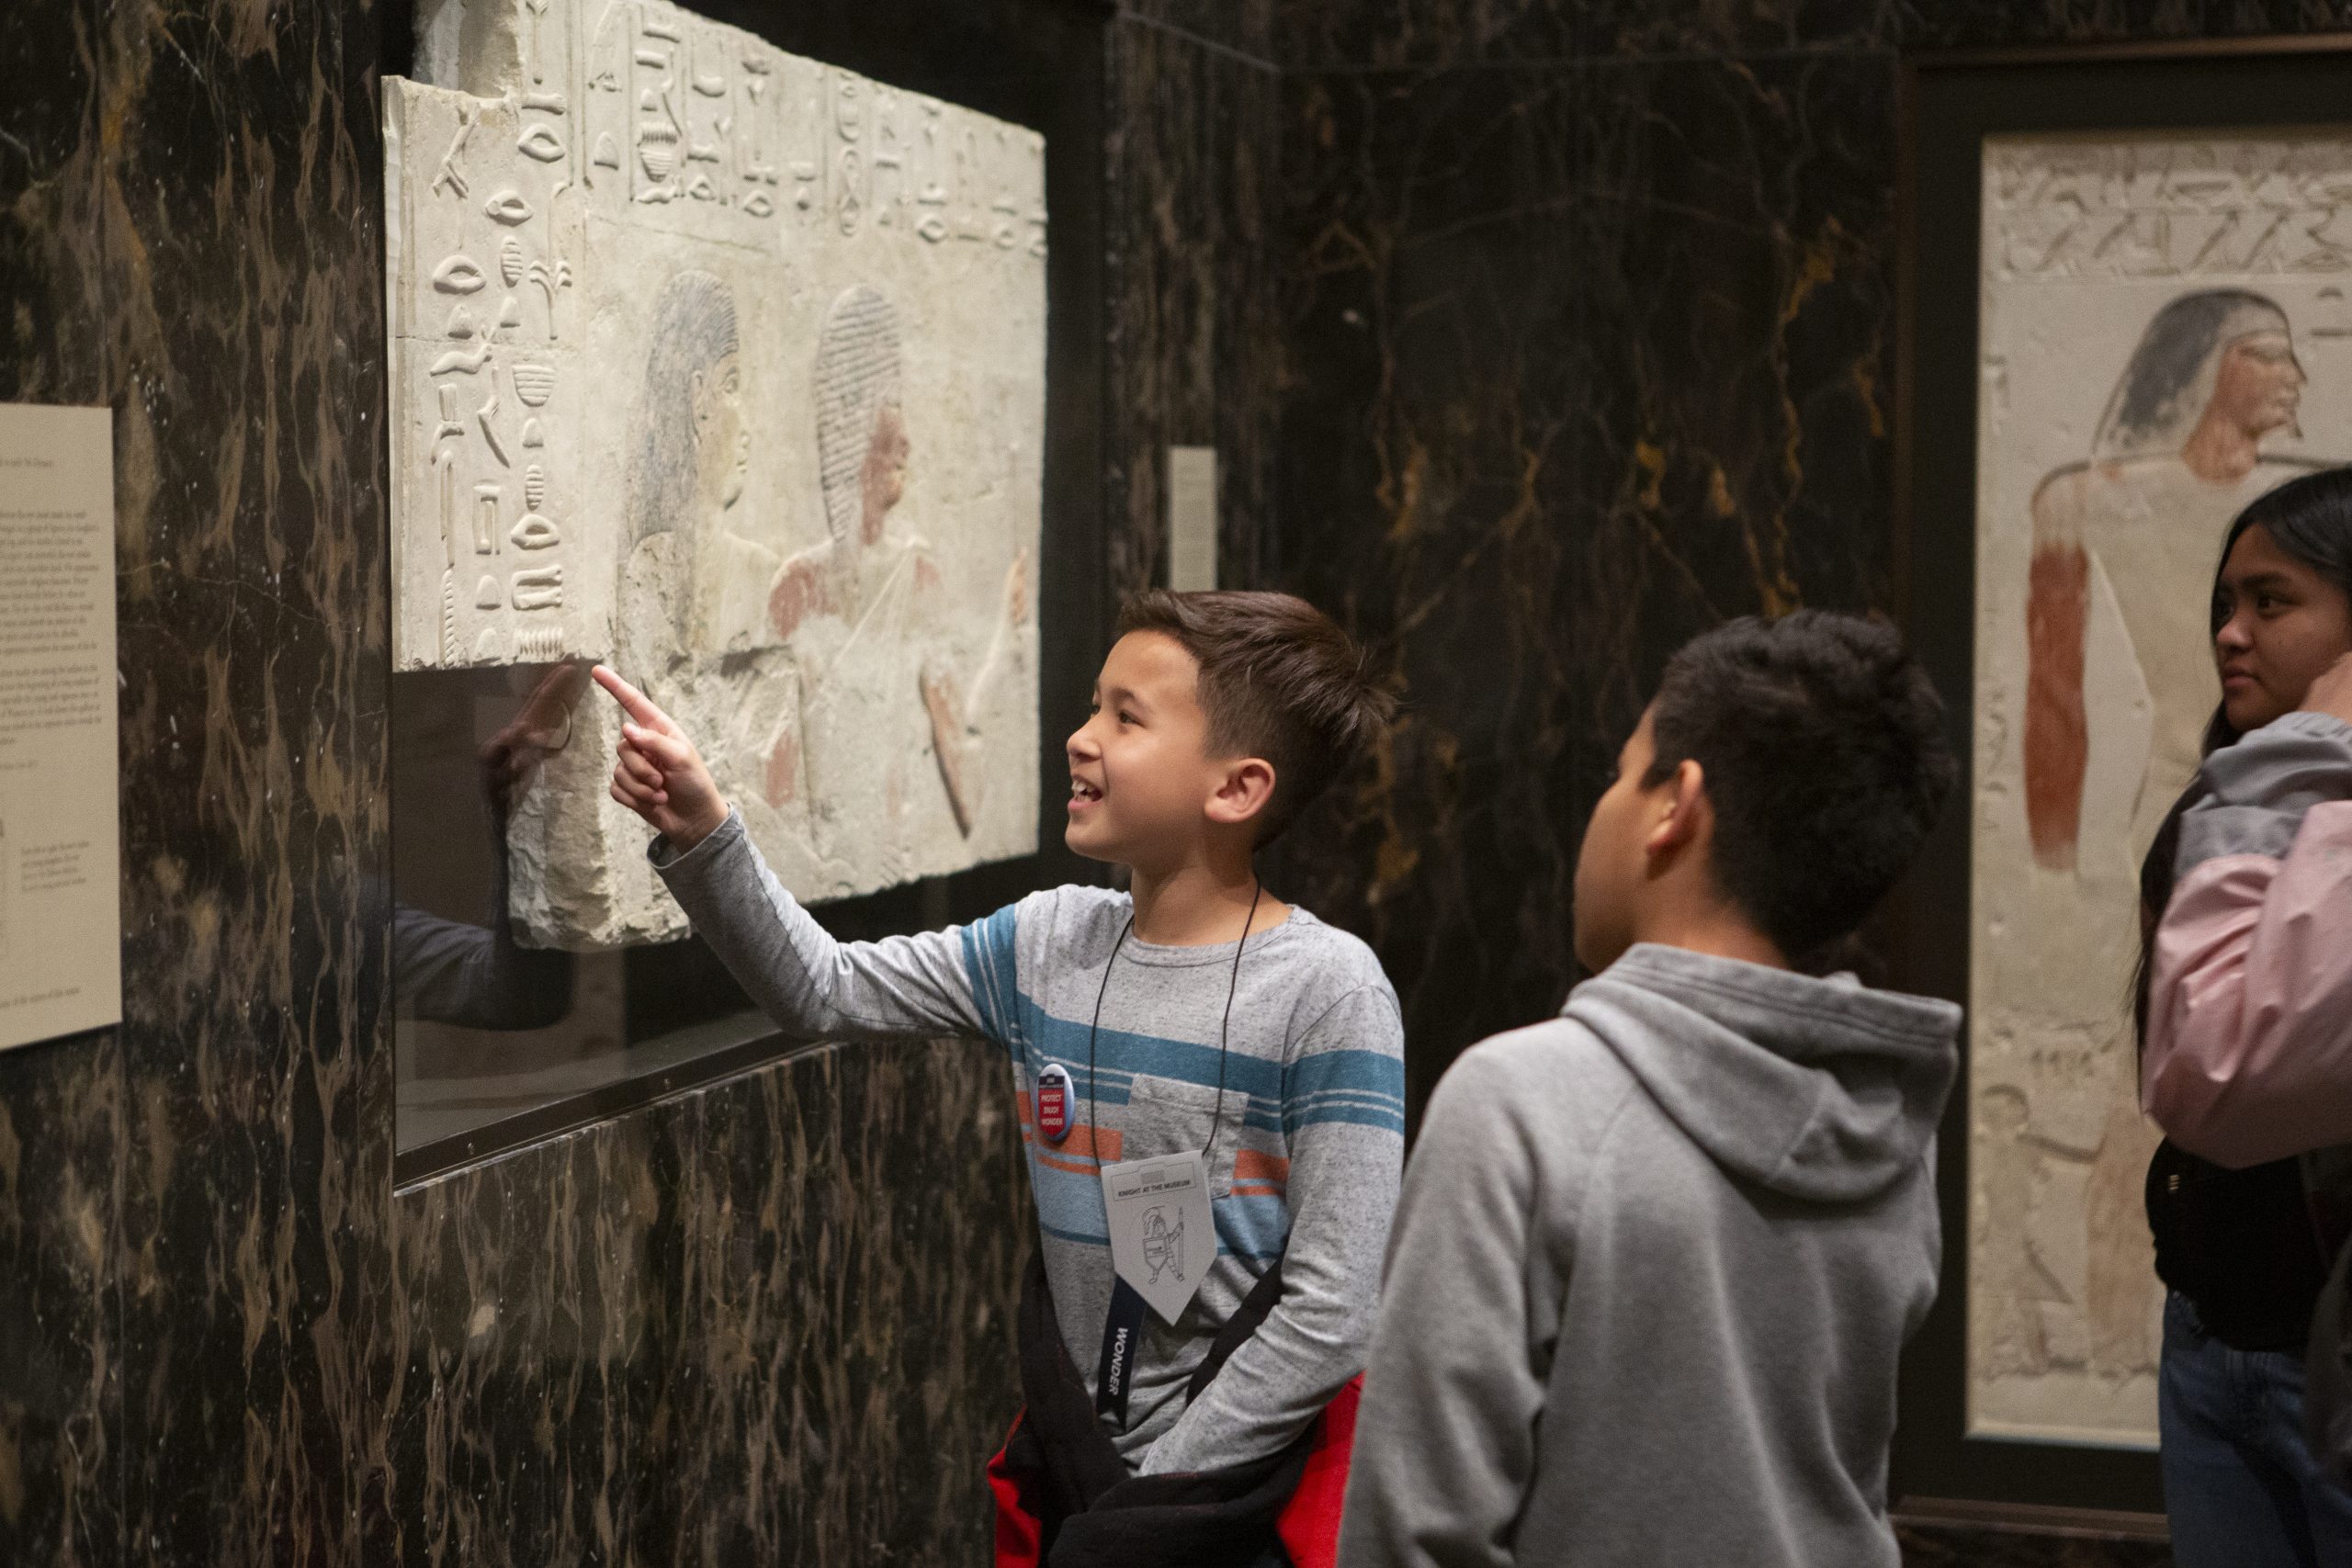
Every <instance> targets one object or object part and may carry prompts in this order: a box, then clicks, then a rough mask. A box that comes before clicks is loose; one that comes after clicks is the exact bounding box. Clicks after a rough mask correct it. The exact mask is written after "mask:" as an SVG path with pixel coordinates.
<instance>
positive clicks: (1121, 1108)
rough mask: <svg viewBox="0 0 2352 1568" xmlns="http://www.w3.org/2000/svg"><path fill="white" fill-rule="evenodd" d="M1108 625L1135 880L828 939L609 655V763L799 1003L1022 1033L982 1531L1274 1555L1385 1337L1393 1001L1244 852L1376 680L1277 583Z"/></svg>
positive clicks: (1373, 695)
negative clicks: (1008, 1407)
mask: <svg viewBox="0 0 2352 1568" xmlns="http://www.w3.org/2000/svg"><path fill="white" fill-rule="evenodd" d="M1120 633H1121V635H1120V637H1119V639H1118V642H1117V644H1116V646H1115V647H1114V648H1113V649H1112V650H1111V654H1110V657H1109V658H1108V659H1107V660H1104V662H1103V671H1102V674H1101V677H1100V679H1099V680H1098V681H1097V682H1096V684H1095V689H1094V701H1093V705H1092V711H1091V715H1090V716H1089V717H1088V719H1087V721H1086V723H1085V724H1084V725H1082V726H1081V727H1080V728H1079V729H1078V730H1077V732H1076V733H1074V734H1073V735H1071V736H1070V738H1069V744H1068V748H1067V750H1068V755H1069V771H1070V796H1069V826H1068V828H1067V829H1066V832H1065V840H1066V841H1067V842H1068V843H1069V846H1070V848H1072V849H1073V850H1076V851H1077V852H1079V853H1080V854H1083V855H1086V856H1088V857H1090V858H1091V859H1094V860H1100V861H1104V862H1108V863H1114V864H1117V865H1122V866H1125V867H1126V868H1127V870H1128V872H1129V874H1130V886H1131V888H1132V892H1130V893H1118V892H1113V891H1110V890H1107V889H1103V888H1099V887H1086V886H1067V887H1059V888H1055V889H1051V890H1049V891H1046V892H1040V893H1034V894H1031V895H1030V896H1029V897H1026V898H1023V899H1022V900H1021V901H1020V902H1019V903H1017V904H1013V905H1011V906H1009V907H1007V908H1003V909H1000V910H999V911H997V912H996V913H995V914H993V915H990V916H989V917H988V918H987V919H982V920H980V921H978V922H977V923H975V924H973V925H969V926H964V927H958V928H951V929H949V930H946V931H933V932H928V933H924V934H922V935H916V936H903V937H892V938H889V939H888V940H886V941H883V942H846V943H845V942H835V941H834V940H833V939H832V938H831V937H830V936H828V935H827V934H826V933H825V931H824V930H823V929H822V928H821V927H820V926H819V925H818V924H817V922H816V921H815V920H814V919H811V918H810V917H809V915H808V914H807V912H805V911H804V910H803V909H802V908H800V907H799V905H798V904H797V903H796V902H795V901H794V900H793V898H792V897H791V895H789V894H788V893H786V891H785V889H784V887H783V886H781V885H780V884H779V883H778V882H777V880H776V879H775V875H774V874H772V873H771V872H770V871H769V869H768V867H767V866H766V864H765V863H763V860H762V859H761V856H760V853H759V852H758V850H757V849H755V848H754V847H753V846H752V842H751V840H749V838H748V837H747V836H746V835H745V832H744V829H743V825H742V821H741V818H739V817H737V816H736V815H735V814H734V813H733V812H732V811H731V810H730V809H729V806H728V804H727V802H726V801H725V800H723V799H721V798H720V797H719V795H718V792H717V790H716V788H715V786H714V785H713V783H712V781H711V777H710V774H709V773H708V771H707V769H706V768H705V767H704V765H703V763H702V760H701V758H700V757H699V756H698V755H697V754H696V752H695V747H694V745H693V743H692V741H691V740H690V739H688V738H687V737H686V736H685V735H684V732H683V731H681V730H680V729H679V728H678V726H677V725H676V724H675V723H674V722H673V720H671V719H670V718H669V716H666V715H665V714H663V713H662V711H661V710H660V709H659V708H657V707H655V706H654V705H652V704H651V703H650V702H649V701H647V700H646V699H645V697H644V696H643V695H642V694H639V692H638V691H636V690H635V688H633V687H631V686H630V685H629V684H628V682H625V681H623V680H622V679H621V678H620V677H619V676H617V675H616V674H615V673H614V672H613V671H610V670H606V669H601V668H600V669H599V670H597V671H596V679H597V681H598V682H600V683H602V684H603V685H604V687H605V690H607V691H608V692H610V693H611V694H613V695H614V696H615V697H616V699H618V700H619V702H620V703H621V705H623V707H624V708H625V709H627V711H628V722H626V723H625V724H624V725H623V727H622V741H621V745H620V749H619V760H618V763H617V765H616V768H615V769H614V773H613V785H612V789H613V795H614V796H615V798H616V799H617V800H619V801H620V802H621V803H622V804H623V805H625V806H627V807H630V808H631V809H632V810H634V811H636V812H637V813H638V814H639V815H640V816H641V817H643V818H645V820H646V821H647V822H648V823H650V825H651V826H652V827H653V828H654V829H656V830H658V831H659V833H660V834H661V837H660V838H659V839H658V840H655V842H654V844H653V846H652V848H651V851H650V853H651V856H652V860H653V863H654V865H655V866H656V867H657V869H658V870H659V871H660V873H661V874H662V878H663V880H664V881H665V882H666V883H667V884H668V886H669V887H670V890H671V892H672V893H673V895H674V896H675V897H676V898H677V900H678V902H679V904H680V905H681V906H683V907H684V909H685V910H686V912H687V914H688V915H689V916H690V917H691V918H692V919H693V921H694V924H695V930H696V931H698V932H700V933H701V935H702V936H703V937H704V938H705V940H707V942H709V943H710V944H711V946H712V947H713V948H714V949H716V950H717V952H718V954H719V956H720V957H721V958H722V959H723V960H724V961H725V962H726V964H727V965H728V968H729V970H730V971H731V972H732V973H733V974H734V976H736V978H737V979H738V980H739V981H740V982H741V984H742V985H743V987H744V988H745V989H746V990H748V991H749V992H750V993H751V994H752V997H753V998H755V999H756V1000H758V1002H759V1003H760V1005H761V1006H762V1007H763V1009H765V1010H766V1011H767V1012H768V1013H769V1014H770V1015H771V1016H772V1017H774V1018H775V1020H776V1021H777V1022H778V1023H779V1024H781V1025H782V1026H783V1027H784V1028H785V1029H786V1031H788V1032H792V1033H795V1034H797V1035H802V1036H806V1037H809V1038H825V1039H837V1040H849V1041H875V1040H890V1039H915V1038H927V1037H933V1036H937V1035H942V1034H962V1035H970V1036H977V1037H978V1038H981V1039H985V1040H988V1041H989V1042H991V1043H994V1044H995V1045H997V1046H998V1047H1000V1048H1001V1049H1002V1050H1003V1051H1004V1052H1005V1053H1006V1055H1007V1056H1008V1058H1009V1059H1010V1063H1011V1066H1012V1081H1013V1089H1014V1093H1015V1095H1016V1097H1017V1099H1018V1100H1019V1107H1020V1116H1021V1123H1022V1134H1023V1142H1024V1143H1025V1144H1026V1145H1027V1148H1028V1154H1029V1170H1030V1178H1031V1184H1032V1187H1033V1190H1034V1191H1035V1199H1036V1204H1037V1217H1038V1226H1039V1231H1040V1235H1041V1238H1042V1246H1041V1249H1040V1250H1041V1254H1042V1268H1041V1269H1037V1270H1035V1271H1034V1272H1033V1278H1032V1282H1031V1288H1030V1291H1029V1292H1028V1294H1027V1297H1026V1299H1024V1302H1023V1310H1022V1330H1023V1335H1022V1338H1023V1345H1022V1361H1023V1369H1022V1370H1023V1391H1024V1393H1025V1394H1026V1396H1027V1399H1028V1408H1027V1410H1026V1411H1025V1412H1024V1413H1023V1418H1022V1420H1021V1422H1020V1423H1019V1424H1018V1426H1017V1427H1016V1428H1015V1431H1014V1434H1013V1437H1012V1440H1011V1441H1010V1442H1009V1443H1008V1445H1007V1448H1006V1451H1005V1453H1003V1454H1002V1455H1000V1456H999V1459H998V1461H997V1463H996V1464H995V1465H994V1466H992V1467H991V1474H992V1478H993V1479H994V1480H995V1482H996V1488H997V1495H998V1499H999V1528H998V1549H999V1558H998V1560H999V1562H1052V1563H1054V1564H1057V1565H1060V1564H1080V1563H1086V1562H1120V1563H1121V1564H1123V1565H1131V1564H1133V1565H1139V1564H1146V1563H1149V1562H1170V1563H1179V1562H1182V1563H1217V1562H1232V1563H1236V1564H1240V1565H1247V1564H1251V1563H1255V1562H1261V1561H1263V1562H1281V1561H1283V1559H1282V1558H1281V1557H1279V1556H1272V1555H1269V1554H1270V1553H1272V1552H1273V1551H1276V1550H1277V1549H1276V1547H1275V1541H1276V1538H1277V1533H1278V1531H1280V1532H1281V1533H1283V1535H1284V1536H1285V1537H1286V1538H1287V1539H1290V1540H1292V1541H1293V1544H1294V1545H1295V1546H1299V1547H1301V1548H1302V1549H1306V1550H1309V1551H1310V1552H1311V1551H1313V1548H1312V1546H1310V1545H1309V1543H1308V1538H1309V1537H1311V1536H1314V1535H1317V1534H1319V1535H1320V1536H1321V1537H1322V1540H1321V1541H1320V1543H1319V1544H1320V1549H1321V1551H1323V1552H1328V1551H1329V1534H1330V1532H1331V1530H1332V1529H1334V1528H1336V1507H1337V1497H1336V1495H1314V1494H1315V1489H1314V1488H1312V1487H1310V1488H1309V1489H1308V1491H1307V1492H1306V1493H1302V1492H1301V1491H1300V1490H1299V1486H1298V1482H1299V1477H1300V1474H1301V1473H1302V1472H1304V1471H1306V1468H1307V1460H1308V1458H1309V1457H1310V1453H1311V1451H1312V1450H1315V1449H1316V1448H1317V1444H1318V1442H1319V1443H1321V1444H1322V1445H1324V1446H1326V1447H1328V1446H1329V1443H1330V1442H1331V1441H1332V1440H1334V1439H1335V1438H1337V1437H1338V1436H1339V1435H1340V1430H1341V1429H1343V1428H1344V1427H1345V1425H1346V1422H1345V1420H1344V1419H1335V1420H1334V1421H1332V1422H1329V1423H1319V1422H1318V1420H1317V1418H1318V1416H1321V1415H1322V1414H1323V1412H1324V1411H1325V1409H1326V1407H1327V1406H1329V1405H1331V1404H1333V1401H1334V1400H1335V1398H1337V1397H1338V1396H1340V1394H1341V1393H1342V1391H1343V1390H1344V1389H1347V1388H1348V1387H1349V1384H1350V1380H1351V1379H1352V1378H1354V1377H1355V1376H1356V1374H1357V1373H1358V1371H1361V1369H1362V1367H1363V1360H1364V1356H1365V1351H1366V1347H1367V1344H1368V1341H1369V1338H1370V1333H1371V1327H1372V1314H1373V1305H1374V1292H1375V1289H1376V1286H1377V1282H1378V1278H1379V1270H1380V1259H1381V1255H1382V1252H1383V1249H1384V1247H1385V1244H1386V1241H1387V1235H1388V1221H1389V1214H1390V1211H1391V1209H1392V1208H1393V1207H1394V1204H1395V1201H1396V1196H1397V1182H1398V1173H1399V1168H1400V1166H1401V1164H1402V1159H1403V1130H1404V1098H1403V1097H1404V1066H1403V1031H1402V1027H1401V1024H1400V1022H1399V1019H1398V1014H1397V1000H1396V997H1395V994H1394V993H1393V992H1392V991H1391V990H1390V988H1389V986H1388V983H1387V981H1386V979H1385V976H1383V975H1382V973H1381V971H1380V967H1379V964H1378V963H1377V961H1376V960H1375V959H1374V957H1373V955H1372V953H1371V952H1370V950H1369V949H1367V948H1366V947H1365V946H1364V945H1363V943H1362V942H1359V941H1357V940H1356V939H1355V938H1353V937H1351V936H1349V935H1347V934H1346V933H1344V932H1341V931H1336V930H1334V929H1332V928H1331V927H1329V926H1327V925H1325V924H1323V923H1322V922H1321V921H1319V920H1317V919H1316V918H1315V917H1314V916H1312V915H1310V914H1308V913H1307V912H1306V911H1305V910H1303V909H1297V908H1292V907H1290V906H1288V905H1285V904H1283V902H1282V901H1281V900H1279V899H1277V898H1275V897H1272V896H1271V895H1269V894H1267V893H1266V892H1265V891H1264V889H1263V888H1262V887H1261V886H1260V885H1259V883H1258V880H1257V876H1256V874H1255V872H1254V870H1253V869H1252V866H1253V861H1254V856H1255V853H1256V851H1257V849H1258V847H1259V846H1260V845H1261V844H1263V843H1264V842H1265V841H1266V840H1269V839H1271V838H1272V836H1273V835H1274V834H1276V833H1278V832H1280V831H1281V830H1282V829H1283V827H1284V826H1286V825H1287V824H1288V823H1289V822H1290V821H1291V820H1292V819H1293V818H1295V816H1296V815H1297V813H1298V811H1299V810H1300V809H1301V808H1302V807H1305V806H1306V804H1307V803H1308V802H1309V801H1310V800H1312V799H1313V798H1314V797H1315V796H1316V795H1317V794H1318V793H1320V792H1321V791H1322V789H1323V788H1324V787H1325V786H1326V785H1327V784H1329V782H1330V780H1331V778H1332V777H1333V776H1334V775H1335V774H1336V773H1339V772H1340V769H1341V768H1342V767H1344V766H1345V765H1346V764H1347V763H1348V762H1349V761H1351V760H1352V759H1353V758H1354V757H1355V756H1357V755H1358V754H1359V753H1360V752H1362V751H1363V749H1364V748H1365V747H1366V745H1367V744H1368V743H1369V742H1370V741H1371V739H1373V738H1374V736H1375V735H1376V733H1377V732H1378V730H1379V729H1380V728H1381V727H1382V726H1383V725H1384V724H1385V721H1386V719H1387V716H1388V712H1389V703H1388V699H1387V698H1386V697H1385V694H1382V693H1381V692H1379V691H1378V690H1377V689H1375V688H1374V686H1372V685H1371V684H1370V683H1369V682H1367V681H1366V680H1365V679H1364V677H1363V660H1362V658H1361V656H1360V655H1359V653H1358V652H1357V650H1356V649H1355V648H1354V647H1353V646H1352V645H1351V643H1350V642H1349V640H1348V639H1347V637H1345V635H1344V634H1342V633H1341V632H1340V629H1339V628H1338V627H1337V626H1334V625H1332V624H1331V622H1330V621H1329V619H1327V618H1326V617H1325V616H1323V615H1320V614H1319V613H1318V612H1317V611H1316V610H1314V609H1313V608H1312V607H1310V606H1308V605H1307V604H1305V603H1303V602H1302V601H1300V600H1297V599H1294V598H1291V597H1289V596H1288V595H1284V594H1276V593H1232V592H1227V593H1182V594H1180V593H1170V592H1151V593H1147V594H1144V595H1143V596H1141V597H1140V598H1138V599H1137V600H1136V601H1134V602H1133V603H1132V604H1130V605H1129V606H1128V608H1127V610H1126V613H1125V615H1124V616H1123V617H1122V619H1121V623H1120ZM1351 1408H1352V1405H1351V1402H1350V1404H1348V1405H1347V1406H1346V1409H1351ZM1344 1413H1345V1412H1344V1410H1343V1411H1342V1412H1341V1415H1342V1416H1344ZM1332 1470H1333V1467H1332V1466H1331V1465H1330V1464H1329V1463H1328V1462H1325V1463H1321V1464H1317V1466H1316V1467H1315V1473H1316V1474H1317V1476H1318V1477H1322V1476H1328V1475H1329V1474H1330V1473H1331V1472H1332ZM1327 1485H1328V1483H1327ZM1318 1510H1319V1511H1320V1515H1321V1517H1320V1519H1319V1529H1316V1528H1310V1527H1312V1526H1313V1525H1314V1524H1315V1522H1316V1521H1313V1520H1310V1518H1309V1516H1310V1515H1315V1514H1317V1511H1318Z"/></svg>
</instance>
